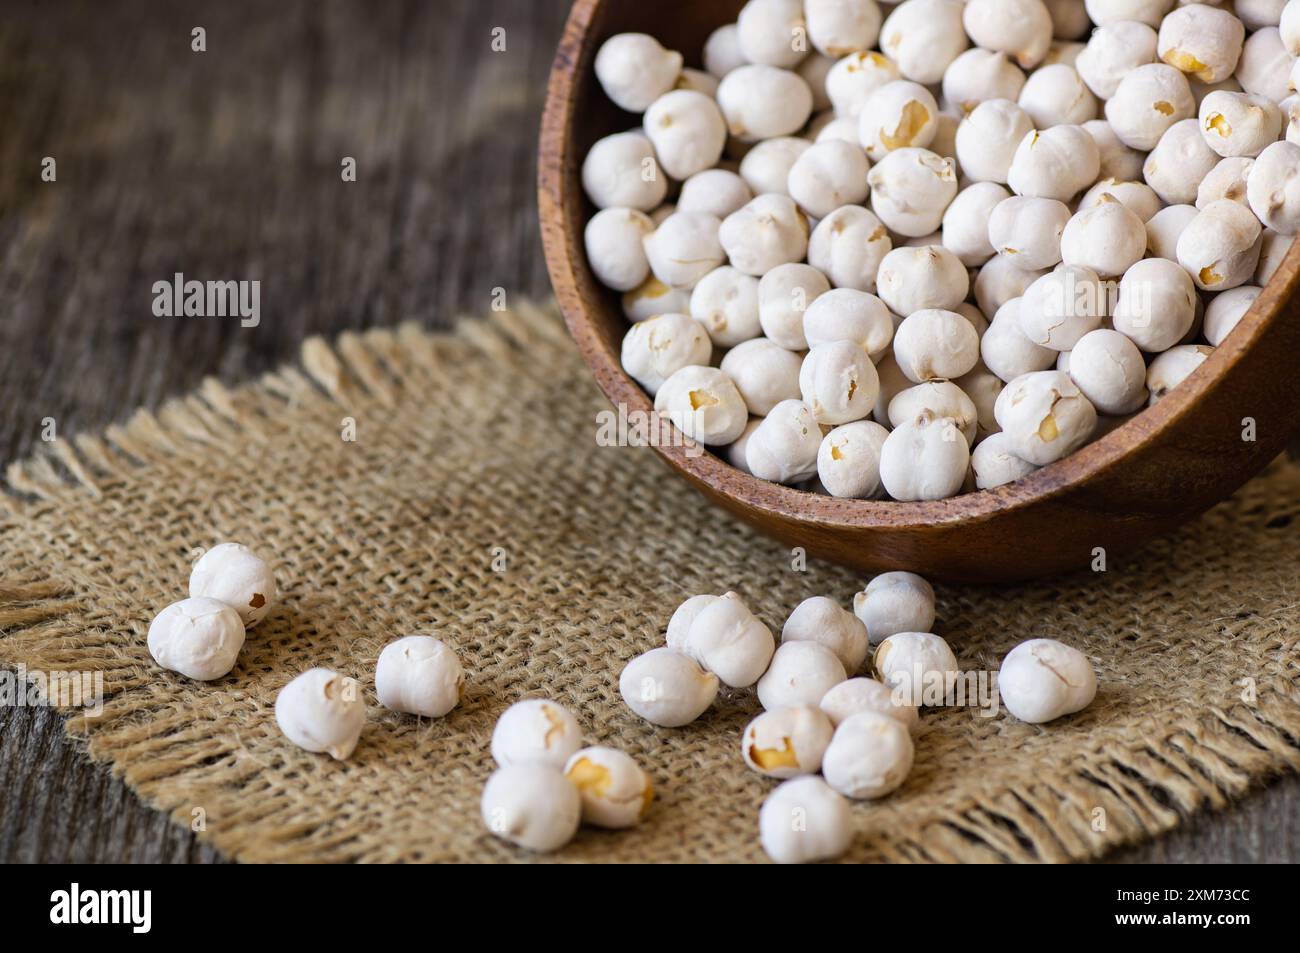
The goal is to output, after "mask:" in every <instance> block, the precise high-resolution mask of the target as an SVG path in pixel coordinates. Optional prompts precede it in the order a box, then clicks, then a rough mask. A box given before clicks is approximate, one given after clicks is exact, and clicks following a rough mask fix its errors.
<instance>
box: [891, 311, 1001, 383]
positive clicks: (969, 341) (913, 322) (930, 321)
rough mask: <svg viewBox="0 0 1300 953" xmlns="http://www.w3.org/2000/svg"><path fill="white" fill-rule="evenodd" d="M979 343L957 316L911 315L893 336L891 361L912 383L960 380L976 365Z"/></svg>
mask: <svg viewBox="0 0 1300 953" xmlns="http://www.w3.org/2000/svg"><path fill="white" fill-rule="evenodd" d="M979 355H980V340H979V335H978V334H976V333H975V328H974V327H973V326H972V325H971V323H970V322H969V321H967V320H966V319H965V318H963V317H962V316H961V315H960V314H957V313H955V312H953V311H945V310H943V309H941V308H927V309H925V310H922V311H914V312H913V313H912V314H910V315H909V316H908V317H906V318H904V319H903V322H902V323H901V324H900V325H899V326H898V330H897V331H896V332H895V334H894V359H895V360H896V361H898V366H899V368H900V369H901V370H902V372H903V373H904V374H905V375H906V376H907V379H908V380H910V381H914V382H915V383H918V384H920V383H924V382H925V381H932V380H948V379H950V378H953V377H961V376H962V375H963V374H965V373H966V372H967V371H969V370H971V369H972V368H974V367H975V365H976V363H978V362H979Z"/></svg>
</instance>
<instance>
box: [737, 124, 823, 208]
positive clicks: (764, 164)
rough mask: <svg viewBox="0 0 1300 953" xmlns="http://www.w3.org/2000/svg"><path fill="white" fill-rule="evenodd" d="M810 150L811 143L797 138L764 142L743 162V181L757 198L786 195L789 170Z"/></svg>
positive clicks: (780, 137)
mask: <svg viewBox="0 0 1300 953" xmlns="http://www.w3.org/2000/svg"><path fill="white" fill-rule="evenodd" d="M811 147H812V143H811V142H809V141H808V140H807V139H801V138H796V137H794V136H779V137H777V138H776V139H764V140H763V141H762V142H760V143H758V144H756V145H755V146H754V147H753V148H752V149H750V150H749V152H747V153H745V157H744V158H743V159H741V160H740V167H739V173H740V177H741V178H742V179H744V181H745V184H746V185H747V186H749V189H750V191H751V192H752V193H753V194H754V195H763V194H764V193H766V192H771V193H774V194H777V195H785V194H787V188H786V186H787V183H788V182H789V179H790V170H791V169H792V168H793V167H794V164H795V162H797V161H798V160H799V157H800V156H802V155H803V154H804V153H805V152H807V151H808V150H809V149H810V148H811Z"/></svg>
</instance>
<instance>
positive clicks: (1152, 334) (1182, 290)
mask: <svg viewBox="0 0 1300 953" xmlns="http://www.w3.org/2000/svg"><path fill="white" fill-rule="evenodd" d="M1196 301H1197V296H1196V288H1195V287H1194V286H1193V285H1192V280H1191V278H1190V277H1189V276H1188V274H1187V272H1186V271H1184V270H1183V269H1182V268H1181V267H1179V265H1178V263H1177V262H1172V261H1169V260H1168V259H1165V258H1147V259H1145V260H1143V261H1140V262H1138V263H1137V264H1135V265H1134V266H1133V267H1132V268H1130V269H1129V270H1128V271H1127V272H1125V274H1124V277H1123V278H1122V279H1121V280H1120V283H1119V299H1118V300H1117V301H1116V303H1115V313H1114V315H1113V316H1112V318H1111V321H1112V323H1113V324H1114V326H1115V330H1116V331H1118V332H1120V333H1121V334H1123V335H1125V336H1126V337H1128V338H1129V339H1131V340H1132V341H1133V343H1134V344H1136V345H1137V346H1138V347H1139V348H1141V349H1142V350H1143V351H1147V352H1149V353H1153V354H1154V353H1158V352H1160V351H1163V350H1165V349H1166V348H1169V347H1172V346H1173V345H1175V344H1177V343H1178V341H1179V340H1180V339H1181V338H1182V336H1183V335H1184V334H1186V333H1187V332H1188V330H1190V328H1191V326H1192V321H1193V320H1195V317H1196Z"/></svg>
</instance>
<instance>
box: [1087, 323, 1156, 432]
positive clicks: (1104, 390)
mask: <svg viewBox="0 0 1300 953" xmlns="http://www.w3.org/2000/svg"><path fill="white" fill-rule="evenodd" d="M1069 354H1070V360H1069V375H1070V379H1071V380H1072V381H1074V383H1075V386H1077V387H1078V388H1079V390H1080V391H1081V392H1082V393H1083V396H1084V397H1086V398H1088V400H1089V402H1090V403H1091V404H1092V405H1093V406H1094V407H1095V408H1097V412H1098V413H1101V414H1108V415H1110V416H1112V417H1121V416H1123V415H1125V414H1131V413H1134V412H1135V411H1137V410H1139V409H1140V408H1141V407H1142V406H1143V405H1145V404H1146V402H1147V390H1146V370H1147V368H1146V361H1144V360H1143V359H1142V352H1141V351H1139V350H1138V346H1137V345H1136V344H1134V343H1133V341H1132V340H1131V339H1130V338H1129V337H1127V336H1126V335H1124V334H1121V333H1120V332H1119V331H1112V330H1110V329H1108V328H1098V329H1097V330H1096V331H1090V332H1089V333H1087V334H1085V335H1084V336H1083V337H1082V338H1080V339H1079V343H1077V344H1076V345H1075V346H1074V347H1073V348H1072V349H1071V350H1070V352H1069Z"/></svg>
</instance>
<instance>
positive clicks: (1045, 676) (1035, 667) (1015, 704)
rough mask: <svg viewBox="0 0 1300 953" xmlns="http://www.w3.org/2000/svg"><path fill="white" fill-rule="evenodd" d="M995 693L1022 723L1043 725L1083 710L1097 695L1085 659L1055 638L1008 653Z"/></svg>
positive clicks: (1095, 682) (1091, 672) (1029, 642)
mask: <svg viewBox="0 0 1300 953" xmlns="http://www.w3.org/2000/svg"><path fill="white" fill-rule="evenodd" d="M998 693H999V695H1000V696H1001V699H1002V703H1003V704H1004V705H1006V707H1007V711H1009V712H1011V714H1013V715H1015V716H1016V717H1017V718H1019V719H1020V720H1021V721H1024V722H1028V723H1030V724H1035V725H1036V724H1042V723H1043V722H1046V721H1052V720H1053V719H1055V718H1060V717H1061V716H1063V715H1070V714H1073V713H1074V712H1076V711H1080V710H1082V709H1084V708H1086V707H1087V706H1088V705H1090V704H1091V703H1092V700H1093V699H1094V698H1095V697H1096V696H1097V676H1096V673H1095V672H1094V671H1093V669H1092V663H1091V662H1089V661H1088V657H1087V656H1086V655H1084V654H1083V653H1082V652H1080V651H1079V650H1078V649H1075V648H1071V647H1070V646H1068V645H1064V644H1062V643H1061V642H1057V641H1056V640H1055V639H1030V640H1029V641H1028V642H1022V643H1020V644H1019V645H1017V646H1016V647H1015V648H1014V649H1012V650H1011V651H1010V652H1008V653H1007V656H1006V658H1004V659H1003V660H1002V667H1001V669H1000V670H999V671H998Z"/></svg>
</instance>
